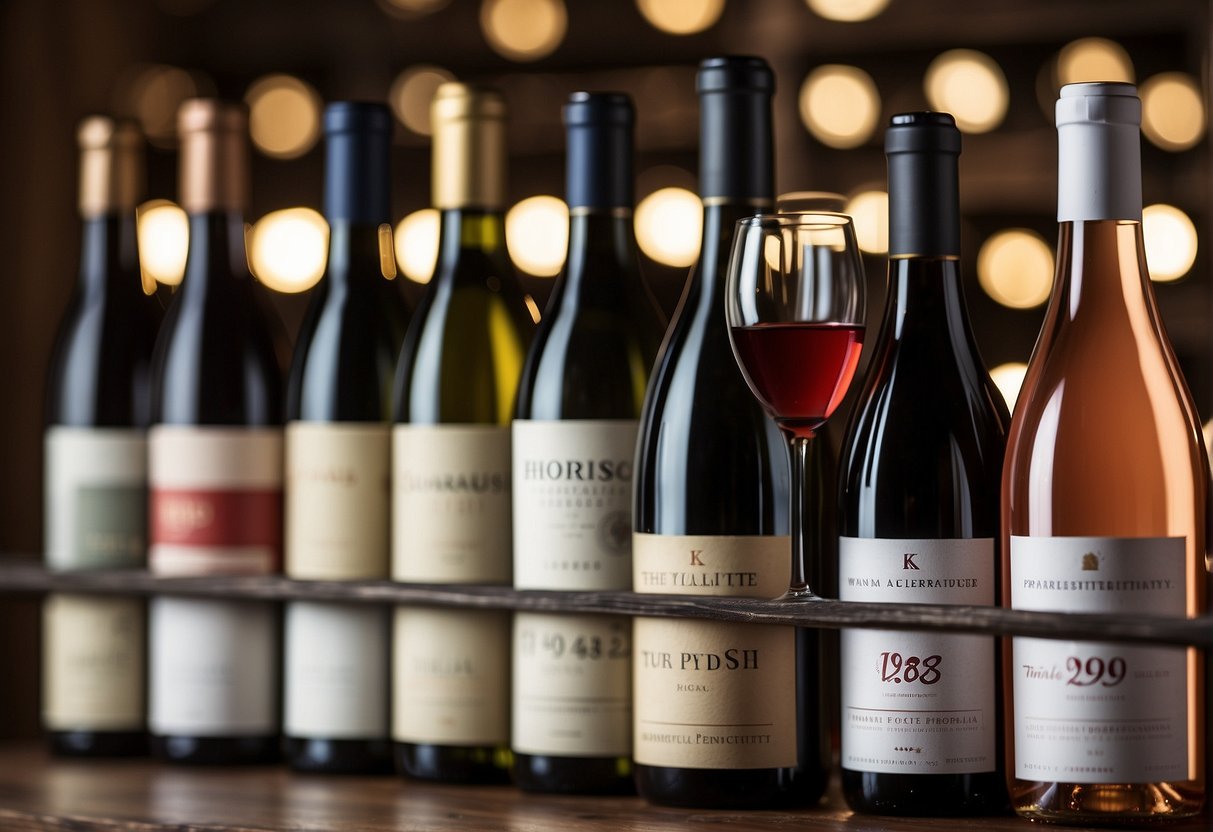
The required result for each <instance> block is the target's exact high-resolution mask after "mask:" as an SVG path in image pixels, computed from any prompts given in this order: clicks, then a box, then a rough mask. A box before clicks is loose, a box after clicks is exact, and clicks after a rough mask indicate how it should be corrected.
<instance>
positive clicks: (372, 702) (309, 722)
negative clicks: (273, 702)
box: [283, 601, 388, 740]
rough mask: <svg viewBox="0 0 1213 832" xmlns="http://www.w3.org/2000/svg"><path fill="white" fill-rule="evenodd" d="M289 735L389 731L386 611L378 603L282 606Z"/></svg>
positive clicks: (367, 735)
mask: <svg viewBox="0 0 1213 832" xmlns="http://www.w3.org/2000/svg"><path fill="white" fill-rule="evenodd" d="M285 642H286V645H285V653H284V659H285V665H286V670H285V674H284V677H285V696H286V709H285V710H286V713H285V717H284V719H283V728H284V730H285V733H286V735H287V736H289V737H314V738H318V739H332V740H341V739H377V738H386V737H387V735H388V715H387V714H388V703H387V695H388V694H387V691H388V672H387V667H388V610H387V609H386V608H384V607H382V606H379V605H377V604H370V605H368V604H330V603H324V604H321V603H314V602H312V601H293V602H291V603H289V604H287V605H286V636H285Z"/></svg>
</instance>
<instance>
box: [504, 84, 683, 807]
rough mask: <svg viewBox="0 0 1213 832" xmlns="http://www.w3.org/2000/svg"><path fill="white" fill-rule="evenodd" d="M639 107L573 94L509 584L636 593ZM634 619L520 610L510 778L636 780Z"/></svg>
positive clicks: (603, 784)
mask: <svg viewBox="0 0 1213 832" xmlns="http://www.w3.org/2000/svg"><path fill="white" fill-rule="evenodd" d="M634 121H635V110H634V108H633V106H632V101H631V99H630V98H628V97H627V96H626V95H623V94H621V93H584V92H579V93H574V94H573V96H572V97H571V98H570V99H569V102H568V104H567V105H565V108H564V122H565V127H566V129H567V136H568V144H567V148H568V149H567V154H568V155H567V168H566V169H567V181H566V186H565V187H566V190H567V197H568V205H569V250H568V258H567V262H566V265H565V268H564V271H563V273H562V274H561V275H560V276H559V277H558V278H557V279H556V285H555V286H554V287H553V289H552V296H551V299H550V300H549V301H548V306H547V311H546V313H545V314H544V317H543V321H542V323H540V325H539V329H538V331H537V333H536V335H535V340H534V342H532V344H531V348H530V351H529V352H528V354H527V359H526V364H525V365H524V367H523V371H522V380H521V382H520V384H519V388H518V401H517V405H516V408H515V412H514V423H513V429H512V430H513V469H514V470H513V498H514V552H515V557H514V585H515V586H516V587H518V588H519V589H554V590H587V589H588V590H593V589H627V588H629V587H630V586H631V580H632V574H631V572H632V564H631V549H632V472H633V465H634V459H635V455H636V432H637V428H638V424H639V423H638V419H639V416H640V407H641V405H642V403H643V400H644V389H645V386H646V384H647V381H648V374H649V369H650V368H651V367H652V365H653V359H654V357H655V355H656V353H657V346H658V344H659V342H660V340H661V333H662V330H663V328H664V321H663V320H662V316H661V312H660V311H659V310H658V308H657V306H656V303H655V301H654V300H653V298H652V295H651V294H650V292H649V289H648V286H647V285H646V284H645V283H644V281H643V279H642V278H641V275H640V269H639V258H638V254H637V248H636V236H635V232H634V231H633V227H632V206H633V196H632V129H633V124H634ZM631 635H632V634H631V622H630V621H629V620H628V619H626V618H623V617H621V616H583V615H548V614H541V613H521V612H520V613H516V614H515V616H514V653H513V655H514V672H513V674H512V677H513V697H512V702H513V720H512V724H513V739H512V742H511V747H512V748H513V751H514V770H513V774H514V782H515V784H517V785H518V786H519V787H521V788H523V789H526V790H529V791H546V792H580V793H611V792H625V791H630V790H631V789H632V788H633V785H632V771H631V744H632V736H631V734H632V666H631V663H632V652H631Z"/></svg>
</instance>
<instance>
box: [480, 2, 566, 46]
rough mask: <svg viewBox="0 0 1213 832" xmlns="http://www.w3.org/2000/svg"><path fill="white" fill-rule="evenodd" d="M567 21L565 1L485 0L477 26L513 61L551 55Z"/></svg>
mask: <svg viewBox="0 0 1213 832" xmlns="http://www.w3.org/2000/svg"><path fill="white" fill-rule="evenodd" d="M568 23H569V20H568V12H567V11H566V10H565V8H564V0H484V2H483V3H482V4H481V6H480V29H481V31H483V32H484V36H485V38H486V39H487V40H488V42H489V46H491V47H493V49H494V50H495V51H497V52H498V53H499V54H501V55H503V56H504V57H506V58H509V59H511V60H514V61H535V60H538V59H539V58H542V57H544V56H546V55H549V54H551V53H552V52H553V51H555V49H556V47H557V46H559V45H560V42H561V41H562V40H564V33H565V30H566V29H567V28H568Z"/></svg>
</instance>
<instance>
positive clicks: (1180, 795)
mask: <svg viewBox="0 0 1213 832" xmlns="http://www.w3.org/2000/svg"><path fill="white" fill-rule="evenodd" d="M1204 801H1205V790H1204V789H1203V788H1201V787H1200V784H1198V783H1197V782H1196V781H1191V780H1189V781H1182V782H1170V783H1126V784H1099V783H1095V784H1092V783H1034V782H1029V781H1024V780H1015V781H1012V796H1011V804H1012V808H1014V809H1015V811H1016V813H1017V814H1019V816H1020V817H1025V818H1029V819H1031V820H1039V821H1045V822H1047V823H1057V824H1068V825H1073V826H1088V825H1099V826H1136V827H1140V826H1143V825H1152V824H1155V823H1158V824H1164V823H1169V822H1171V821H1175V820H1180V819H1183V818H1192V817H1196V816H1197V815H1199V814H1200V811H1201V809H1202V808H1203V806H1204Z"/></svg>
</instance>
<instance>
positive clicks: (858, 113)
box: [800, 64, 880, 148]
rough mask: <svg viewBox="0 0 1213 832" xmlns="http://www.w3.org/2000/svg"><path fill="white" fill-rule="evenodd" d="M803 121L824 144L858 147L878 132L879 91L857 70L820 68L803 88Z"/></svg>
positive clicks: (801, 97) (830, 66)
mask: <svg viewBox="0 0 1213 832" xmlns="http://www.w3.org/2000/svg"><path fill="white" fill-rule="evenodd" d="M800 118H801V121H803V122H804V125H805V127H807V128H808V129H809V132H810V133H812V134H813V135H814V136H815V137H816V138H817V140H818V141H820V142H821V143H822V144H825V145H829V146H830V147H837V148H848V147H858V146H859V145H861V144H863V143H864V142H866V141H867V140H868V139H869V138H871V137H872V133H873V132H874V131H875V130H876V124H877V122H878V121H879V120H880V92H879V91H877V89H876V83H875V82H874V81H873V80H872V76H870V75H868V74H867V73H866V72H864V71H863V70H862V69H859V68H858V67H854V66H844V65H842V64H826V65H825V66H819V67H817V69H815V70H813V71H812V72H810V73H809V74H808V77H806V78H805V79H804V83H803V84H801V85H800Z"/></svg>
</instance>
